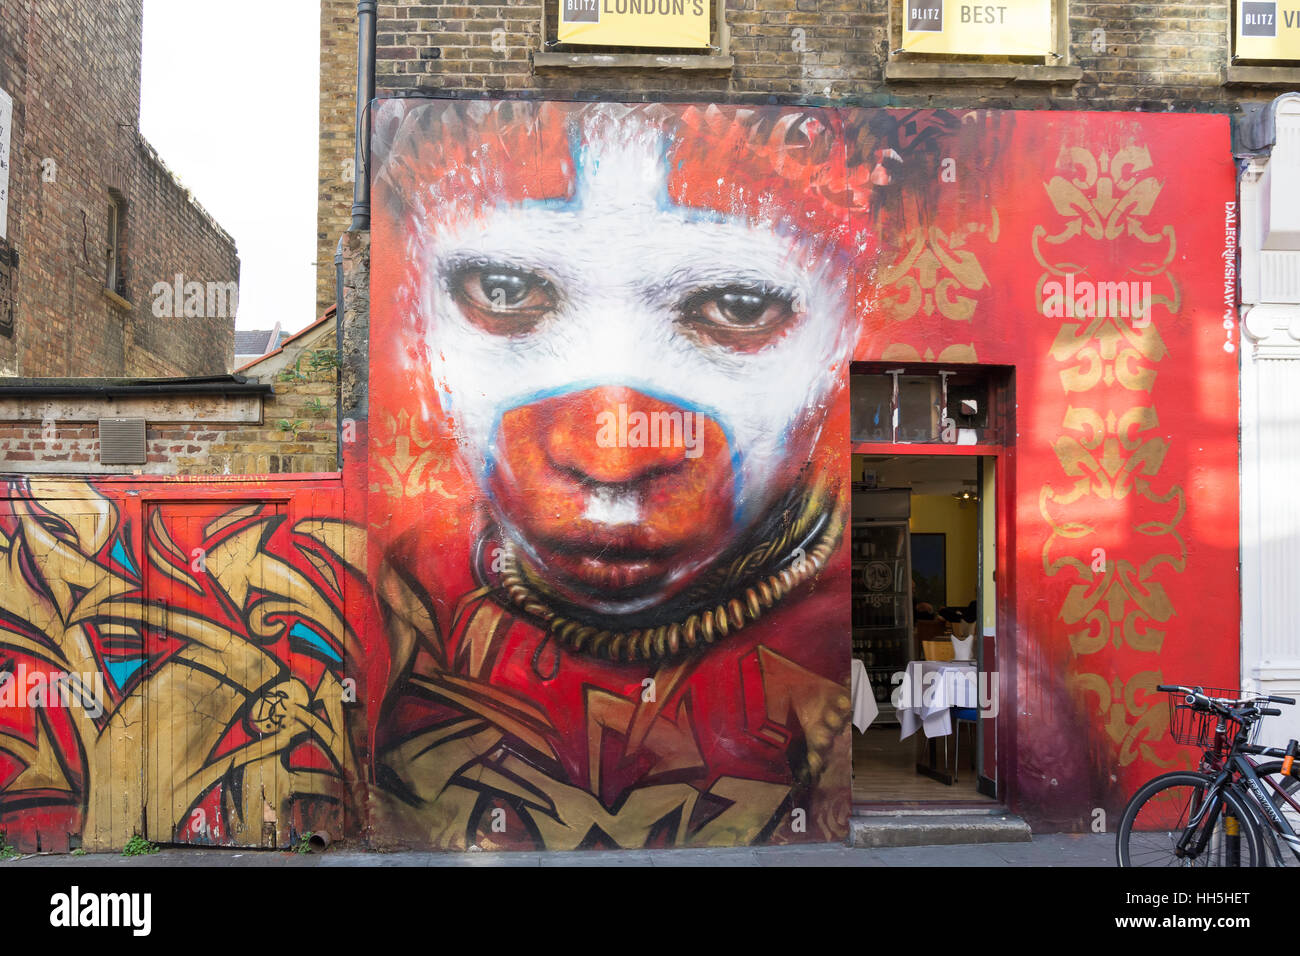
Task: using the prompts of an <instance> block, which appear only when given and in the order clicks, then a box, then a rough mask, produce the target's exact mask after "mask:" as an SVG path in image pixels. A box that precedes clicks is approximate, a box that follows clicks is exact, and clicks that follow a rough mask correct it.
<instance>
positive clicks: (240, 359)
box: [231, 322, 289, 368]
mask: <svg viewBox="0 0 1300 956" xmlns="http://www.w3.org/2000/svg"><path fill="white" fill-rule="evenodd" d="M288 337H289V333H288V332H285V331H283V330H282V329H281V328H280V323H279V322H277V323H275V328H273V329H239V330H237V331H236V332H235V363H234V365H232V366H231V367H232V368H240V367H241V366H244V365H247V364H248V363H249V362H255V361H257V360H258V359H260V358H261V357H262V356H263V355H266V354H267V353H268V352H274V351H275V350H276V349H278V348H279V347H280V345H281V343H283V342H284V340H285V339H286V338H288Z"/></svg>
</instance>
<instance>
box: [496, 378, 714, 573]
mask: <svg viewBox="0 0 1300 956" xmlns="http://www.w3.org/2000/svg"><path fill="white" fill-rule="evenodd" d="M496 438H497V441H496V452H497V460H496V467H495V468H494V469H493V473H492V477H491V490H492V492H493V494H494V495H495V496H496V499H497V505H498V507H499V508H500V509H501V510H502V512H503V513H504V515H505V516H506V517H507V518H508V519H509V520H510V521H511V523H512V524H514V526H515V527H516V528H517V529H518V530H519V531H520V532H522V533H523V534H524V535H525V536H526V537H527V538H528V540H529V543H530V545H531V546H532V548H533V550H534V552H535V553H536V554H537V555H538V556H540V557H541V558H542V559H543V561H544V562H545V564H546V567H545V568H540V569H538V570H539V571H540V572H541V573H544V574H550V575H552V576H553V579H554V580H553V583H555V584H556V585H557V586H559V587H561V588H562V589H563V590H566V591H567V592H569V593H570V595H573V594H575V593H577V592H585V593H586V594H589V595H591V594H602V595H607V596H608V595H609V593H610V592H626V591H633V592H636V591H649V590H654V589H656V588H663V587H665V586H667V584H668V583H669V582H671V584H672V586H673V588H674V589H675V588H676V586H677V585H678V584H679V582H680V585H681V586H684V584H685V583H687V581H688V580H689V576H688V575H686V574H685V573H684V569H688V568H690V567H692V566H693V565H694V564H698V562H699V561H700V560H701V559H702V558H703V557H707V556H708V555H707V554H705V552H709V553H710V554H711V553H712V551H713V550H714V549H716V546H717V542H719V541H723V540H725V537H726V535H727V533H728V532H729V530H730V525H731V515H732V512H733V508H734V501H733V495H734V490H735V489H734V483H735V476H734V475H733V473H732V468H731V450H730V448H729V447H728V443H727V439H726V435H725V433H724V432H723V430H722V428H721V427H720V426H719V425H718V423H717V422H715V421H714V420H713V419H711V418H710V417H708V416H706V415H704V414H703V413H701V412H695V411H690V410H687V409H684V408H682V407H681V406H678V405H674V404H672V403H670V402H665V401H663V400H661V399H657V398H653V397H651V396H649V395H646V394H644V393H642V392H638V391H636V390H634V389H630V388H622V387H612V386H611V387H602V388H593V389H588V390H586V391H582V392H574V393H570V394H566V395H558V396H555V397H552V398H547V399H543V400H542V401H539V402H535V403H533V404H531V405H525V406H522V407H519V408H515V409H512V410H511V411H509V412H507V413H506V414H505V415H504V416H503V417H502V419H501V425H500V430H499V431H498V434H497V436H496ZM684 577H685V578H686V580H682V579H683V578H684Z"/></svg>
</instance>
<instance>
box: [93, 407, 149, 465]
mask: <svg viewBox="0 0 1300 956" xmlns="http://www.w3.org/2000/svg"><path fill="white" fill-rule="evenodd" d="M146 461H148V455H147V454H146V452H145V446H144V419H143V418H101V419H100V420H99V463H100V464H101V465H143V464H144V463H145V462H146Z"/></svg>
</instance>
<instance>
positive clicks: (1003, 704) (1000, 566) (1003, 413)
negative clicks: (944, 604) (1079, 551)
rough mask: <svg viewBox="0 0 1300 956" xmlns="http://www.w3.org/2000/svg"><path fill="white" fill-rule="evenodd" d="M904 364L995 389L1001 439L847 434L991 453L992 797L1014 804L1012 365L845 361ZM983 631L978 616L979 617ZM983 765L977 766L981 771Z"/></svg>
mask: <svg viewBox="0 0 1300 956" xmlns="http://www.w3.org/2000/svg"><path fill="white" fill-rule="evenodd" d="M900 366H906V369H907V373H909V374H913V373H915V374H930V375H932V374H935V373H937V372H939V371H961V372H966V373H970V372H972V371H980V372H986V373H988V375H989V380H990V385H991V386H992V389H991V390H992V391H993V393H994V395H995V404H994V406H993V410H994V415H995V418H996V421H997V425H998V434H1000V435H1001V436H1002V441H1001V442H999V443H997V444H987V445H950V444H937V443H936V444H922V443H919V442H855V441H853V440H852V438H850V440H849V451H850V454H851V455H899V456H910V457H916V458H919V457H933V456H938V455H959V456H967V457H983V458H992V459H993V462H994V471H993V474H994V482H995V484H996V485H997V493H996V500H995V507H996V513H995V515H994V519H995V524H994V538H995V540H994V542H993V549H994V566H993V585H994V587H993V591H994V600H995V601H996V602H997V614H996V618H995V620H996V623H995V625H994V627H995V632H994V638H993V641H994V645H993V647H994V655H993V656H994V661H995V666H996V668H997V671H996V672H997V674H998V713H997V716H996V717H994V718H993V720H994V733H995V734H996V738H995V739H996V741H997V746H996V748H995V749H996V757H995V763H994V766H995V771H996V774H997V779H996V783H997V799H998V801H999V802H1001V803H1002V804H1003V805H1004V806H1006V807H1008V808H1013V807H1014V804H1015V797H1016V792H1015V781H1016V773H1017V772H1018V769H1019V760H1018V757H1017V753H1018V750H1017V740H1016V728H1017V722H1016V720H1015V719H1014V718H1015V714H1016V713H1017V701H1018V699H1019V694H1018V690H1019V680H1018V672H1017V670H1016V666H1017V654H1016V646H1017V632H1016V606H1015V595H1016V586H1015V583H1016V582H1015V567H1016V563H1015V554H1016V546H1015V544H1016V542H1015V537H1016V534H1015V529H1016V525H1015V521H1014V520H1013V517H1012V516H1013V514H1014V510H1013V509H1014V508H1015V504H1016V489H1015V476H1016V469H1015V457H1016V442H1015V438H1016V402H1015V393H1016V378H1015V367H1014V366H1006V365H974V366H971V365H967V366H964V367H963V366H960V365H939V364H924V363H913V362H854V363H852V365H851V367H850V373H851V374H853V375H876V374H880V373H883V372H887V371H892V370H896V369H898V368H899V367H900ZM980 630H981V632H982V631H983V622H982V621H981V622H980ZM987 766H988V764H987V761H986V762H985V765H984V766H983V767H981V768H980V771H981V772H984V771H985V769H986V768H987Z"/></svg>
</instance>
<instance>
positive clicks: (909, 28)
mask: <svg viewBox="0 0 1300 956" xmlns="http://www.w3.org/2000/svg"><path fill="white" fill-rule="evenodd" d="M602 2H603V0H602ZM1053 45H1054V44H1053V43H1052V0H993V2H991V3H987V2H986V3H973V2H970V0H904V2H903V49H904V50H906V51H908V52H909V53H965V54H970V55H974V56H991V55H998V56H1045V55H1046V54H1048V53H1054V52H1056V51H1055V50H1053V49H1052V47H1053Z"/></svg>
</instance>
